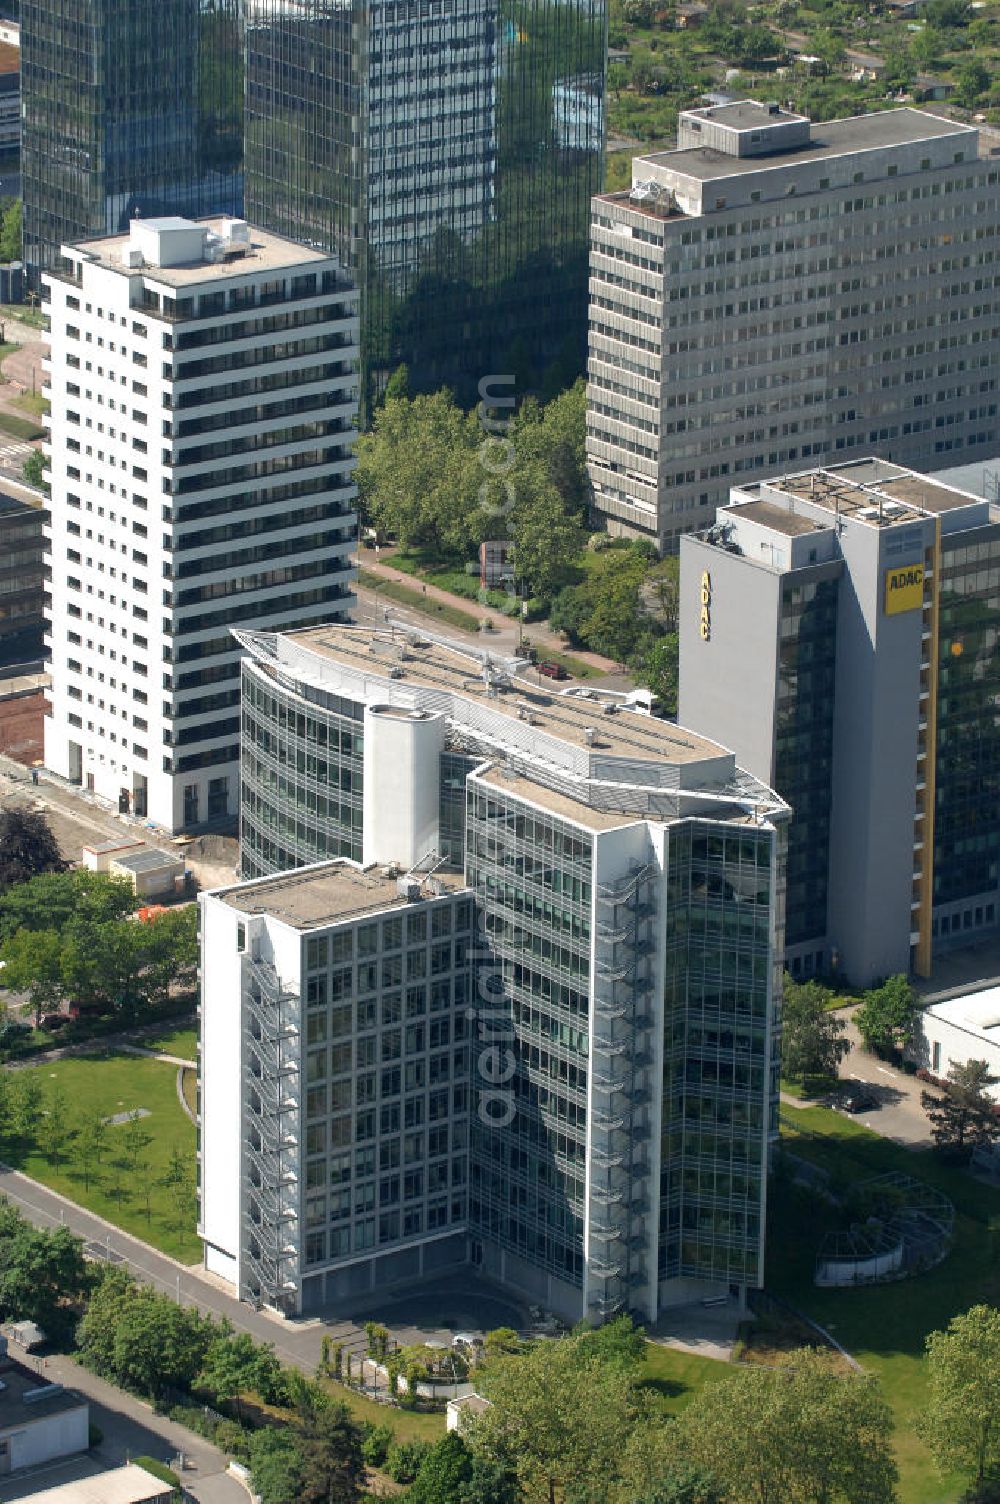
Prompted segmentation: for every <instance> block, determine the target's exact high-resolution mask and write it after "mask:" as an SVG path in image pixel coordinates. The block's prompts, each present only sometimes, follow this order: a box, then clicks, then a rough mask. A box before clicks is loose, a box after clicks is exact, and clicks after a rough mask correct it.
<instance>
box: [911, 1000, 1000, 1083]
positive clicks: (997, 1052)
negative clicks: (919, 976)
mask: <svg viewBox="0 0 1000 1504" xmlns="http://www.w3.org/2000/svg"><path fill="white" fill-rule="evenodd" d="M918 1022H919V1032H918V1033H917V1036H916V1038H915V1040H914V1043H913V1045H912V1047H911V1051H910V1053H911V1055H912V1056H913V1057H914V1059H916V1061H917V1063H918V1065H921V1066H923V1067H924V1069H925V1070H928V1071H930V1073H931V1075H932V1076H937V1077H938V1078H939V1079H940V1080H944V1078H945V1076H947V1074H948V1071H949V1070H950V1068H951V1066H952V1065H964V1063H965V1062H966V1061H967V1060H985V1061H986V1064H987V1065H988V1066H989V1069H990V1074H991V1075H993V1076H996V1077H997V1078H998V1081H997V1084H996V1085H995V1086H991V1087H990V1088H989V1095H990V1096H991V1097H992V1098H993V1100H994V1101H995V1102H1000V987H987V988H985V989H984V990H983V991H982V992H968V993H966V994H965V995H964V996H963V997H950V998H946V999H945V1000H944V1001H943V1002H940V1003H932V1004H931V1006H930V1007H929V1008H926V1009H925V1010H924V1012H923V1013H921V1015H920V1018H919V1021H918Z"/></svg>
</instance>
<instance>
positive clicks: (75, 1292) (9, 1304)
mask: <svg viewBox="0 0 1000 1504" xmlns="http://www.w3.org/2000/svg"><path fill="white" fill-rule="evenodd" d="M90 1283H91V1272H90V1268H89V1266H88V1265H87V1262H86V1260H85V1259H84V1257H83V1244H82V1242H81V1241H80V1239H79V1238H77V1237H74V1236H73V1234H72V1233H71V1232H70V1231H69V1229H68V1228H66V1227H57V1228H54V1229H53V1230H52V1231H51V1232H49V1231H45V1230H43V1229H41V1228H37V1227H32V1225H31V1223H30V1222H26V1221H25V1220H24V1218H23V1217H22V1216H21V1215H20V1213H19V1212H17V1211H16V1210H15V1209H14V1208H13V1207H12V1206H11V1205H10V1204H9V1203H8V1202H7V1201H0V1320H3V1321H35V1322H37V1323H38V1325H39V1326H40V1327H41V1328H42V1330H43V1331H44V1332H46V1333H48V1334H49V1335H50V1336H53V1337H56V1338H59V1337H62V1336H65V1335H66V1333H67V1331H68V1330H69V1329H70V1328H71V1327H72V1326H73V1325H74V1323H75V1321H76V1313H75V1310H74V1309H73V1306H74V1304H75V1303H76V1302H78V1301H80V1300H81V1299H82V1298H83V1297H84V1295H86V1293H87V1291H88V1290H89V1288H90Z"/></svg>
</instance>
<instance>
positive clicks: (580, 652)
mask: <svg viewBox="0 0 1000 1504" xmlns="http://www.w3.org/2000/svg"><path fill="white" fill-rule="evenodd" d="M358 565H359V567H360V568H361V569H363V570H364V571H365V573H366V574H375V575H378V576H379V577H380V578H381V579H383V580H392V581H393V582H394V583H395V584H397V585H406V586H408V587H409V589H410V590H413V591H415V592H416V593H417V594H418V595H424V596H426V597H427V599H428V600H429V601H439V602H440V603H441V605H443V606H454V607H455V609H456V610H458V611H466V612H468V613H469V615H470V616H478V617H480V618H485V617H487V616H488V617H490V619H491V620H493V621H496V620H497V613H496V612H495V611H493V610H491V608H490V607H489V606H483V605H481V604H480V602H479V601H470V600H469V599H468V598H467V597H466V596H464V595H453V594H452V593H451V591H450V590H442V589H441V588H440V586H438V585H429V584H427V583H425V581H423V580H422V579H421V578H420V577H419V575H413V574H407V573H406V572H405V570H402V569H395V568H393V566H392V565H391V564H386V563H383V561H382V560H381V559H378V558H376V557H375V555H374V553H372V552H370V551H366V552H365V554H363V555H359V558H358ZM362 588H363V587H362ZM413 609H414V610H418V609H419V608H418V607H416V606H415V607H414V608H413ZM506 620H508V619H507V618H501V619H500V622H501V624H502V623H503V622H504V621H506ZM510 626H511V629H512V630H514V629H515V628H516V623H510ZM446 632H447V633H448V634H452V635H459V634H458V629H457V628H454V627H449V628H447V629H446ZM461 635H462V636H467V637H474V638H475V640H476V641H477V642H478V643H479V644H480V645H481V646H484V645H489V644H490V643H492V642H495V641H497V639H498V638H500V637H502V636H504V635H505V634H504V632H503V630H502V625H501V630H500V631H497V632H496V633H493V632H490V633H485V634H484V633H478V632H475V633H473V632H470V633H462V634H461ZM525 636H526V637H528V638H530V640H531V642H532V643H533V644H534V646H535V647H536V648H539V649H542V650H544V651H543V652H542V654H541V656H542V657H544V655H545V652H552V653H569V654H571V656H572V657H574V658H579V660H580V662H581V663H586V664H587V665H588V667H590V668H593V669H596V670H597V672H598V673H599V674H618V673H620V672H621V669H620V665H619V664H617V663H615V662H614V661H613V660H612V659H611V658H604V657H602V655H601V654H600V653H591V652H589V651H588V650H586V649H585V648H570V647H567V646H566V643H565V640H564V638H563V636H562V634H561V633H560V632H553V631H552V630H551V628H550V627H549V625H548V623H547V622H544V621H533V622H529V623H526V624H525Z"/></svg>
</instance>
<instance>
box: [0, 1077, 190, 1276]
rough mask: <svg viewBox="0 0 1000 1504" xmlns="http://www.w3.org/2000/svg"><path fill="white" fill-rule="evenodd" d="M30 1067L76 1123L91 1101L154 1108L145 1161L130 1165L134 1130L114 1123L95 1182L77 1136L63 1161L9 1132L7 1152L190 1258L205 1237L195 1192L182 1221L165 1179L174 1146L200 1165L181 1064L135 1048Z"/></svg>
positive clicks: (37, 1174) (105, 1111)
mask: <svg viewBox="0 0 1000 1504" xmlns="http://www.w3.org/2000/svg"><path fill="white" fill-rule="evenodd" d="M25 1073H26V1074H30V1075H33V1076H36V1077H37V1078H38V1080H39V1082H40V1083H41V1085H42V1087H43V1090H44V1091H45V1093H46V1095H49V1094H51V1093H52V1092H53V1091H54V1090H55V1091H58V1092H59V1093H61V1096H62V1102H63V1107H62V1110H63V1111H64V1112H65V1113H66V1115H67V1117H68V1121H69V1125H70V1128H71V1130H74V1131H75V1128H76V1126H77V1124H78V1123H79V1122H80V1117H81V1108H82V1107H83V1106H84V1105H85V1106H86V1107H87V1108H91V1109H93V1108H96V1109H97V1110H98V1111H99V1112H100V1113H101V1114H102V1115H104V1116H105V1117H111V1116H113V1115H115V1114H117V1113H121V1112H129V1111H133V1110H134V1109H136V1108H139V1107H144V1108H146V1109H147V1111H148V1112H149V1114H150V1116H149V1117H148V1118H143V1119H142V1126H143V1128H144V1130H145V1131H146V1133H147V1134H148V1135H149V1138H150V1142H149V1143H148V1145H146V1146H145V1147H144V1148H143V1149H142V1151H141V1158H142V1159H145V1161H146V1165H145V1166H143V1164H142V1163H141V1160H140V1163H139V1165H138V1166H137V1167H136V1168H132V1167H130V1166H129V1164H128V1163H127V1154H126V1145H127V1138H126V1135H127V1132H128V1130H127V1129H126V1128H124V1127H112V1126H109V1127H108V1128H107V1135H106V1146H105V1148H104V1150H103V1153H102V1156H101V1163H100V1165H98V1166H97V1167H96V1168H95V1169H92V1170H91V1172H90V1183H89V1185H87V1184H86V1183H85V1179H84V1175H83V1171H82V1168H81V1166H80V1165H79V1163H78V1162H76V1161H75V1158H74V1153H73V1140H72V1139H70V1141H69V1143H68V1145H67V1147H66V1149H65V1150H64V1151H63V1153H62V1154H61V1155H60V1157H59V1160H58V1162H53V1160H52V1159H51V1158H46V1157H45V1155H44V1154H43V1153H42V1152H41V1151H40V1149H39V1147H38V1144H37V1143H29V1144H25V1143H24V1142H23V1141H18V1140H13V1139H2V1140H0V1156H2V1158H3V1160H4V1161H5V1162H6V1163H7V1164H10V1165H13V1166H14V1168H15V1169H18V1170H22V1171H23V1172H24V1173H25V1174H26V1175H30V1176H31V1177H32V1178H33V1179H34V1180H39V1181H41V1182H42V1184H43V1185H47V1186H50V1187H51V1188H52V1189H53V1190H54V1191H59V1192H60V1193H61V1194H62V1195H64V1196H68V1197H69V1198H70V1199H71V1200H72V1201H77V1202H79V1204H80V1205H81V1206H85V1207H87V1208H88V1209H89V1210H90V1211H92V1212H96V1213H97V1214H98V1215H99V1216H102V1217H106V1218H107V1220H108V1221H109V1222H113V1223H115V1224H116V1225H117V1226H119V1227H122V1228H124V1229H125V1231H126V1232H130V1233H134V1234H135V1236H136V1237H139V1238H143V1239H145V1241H146V1242H148V1243H152V1244H153V1245H154V1246H155V1247H157V1248H160V1249H162V1250H163V1252H164V1253H168V1254H171V1255H173V1257H174V1258H178V1259H180V1260H181V1261H182V1262H184V1263H193V1262H194V1261H195V1260H196V1259H198V1258H199V1256H200V1253H201V1244H200V1242H199V1240H198V1238H197V1237H196V1235H195V1230H194V1206H193V1200H192V1203H191V1205H190V1206H189V1207H188V1208H187V1209H186V1214H185V1216H184V1219H183V1225H179V1223H180V1219H179V1217H178V1214H177V1212H176V1210H175V1207H174V1202H173V1198H172V1194H171V1191H170V1190H169V1188H168V1187H166V1186H163V1185H160V1184H158V1181H159V1180H160V1178H161V1177H162V1175H163V1174H164V1171H165V1170H166V1168H167V1165H168V1162H169V1160H170V1155H171V1151H172V1150H173V1149H174V1148H177V1149H180V1150H181V1152H182V1153H183V1154H184V1155H185V1157H186V1159H187V1161H188V1163H189V1165H190V1166H191V1168H192V1171H193V1165H194V1149H195V1130H194V1125H193V1124H192V1123H191V1121H190V1120H189V1119H188V1118H187V1117H186V1115H185V1114H184V1112H183V1110H182V1109H181V1105H180V1103H179V1102H178V1100H177V1089H176V1079H177V1069H176V1067H175V1066H173V1065H165V1064H163V1063H161V1062H160V1061H157V1060H144V1059H142V1058H141V1057H140V1056H136V1055H120V1054H112V1055H110V1056H102V1055H87V1056H81V1057H79V1058H77V1059H70V1060H65V1059H64V1060H54V1061H45V1062H43V1063H42V1064H41V1065H35V1066H30V1067H25ZM192 1180H193V1177H192ZM147 1186H148V1187H149V1207H148V1213H149V1214H148V1216H147V1204H146V1187H147Z"/></svg>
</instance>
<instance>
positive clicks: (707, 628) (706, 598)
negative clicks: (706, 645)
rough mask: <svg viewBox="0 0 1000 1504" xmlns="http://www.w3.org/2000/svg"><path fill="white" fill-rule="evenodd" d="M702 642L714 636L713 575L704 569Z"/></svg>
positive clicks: (701, 618) (700, 626)
mask: <svg viewBox="0 0 1000 1504" xmlns="http://www.w3.org/2000/svg"><path fill="white" fill-rule="evenodd" d="M699 630H700V632H701V640H702V642H708V641H710V639H711V636H712V576H711V575H710V574H709V572H708V570H707V569H706V570H704V571H703V573H702V576H701V616H700V621H699Z"/></svg>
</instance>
